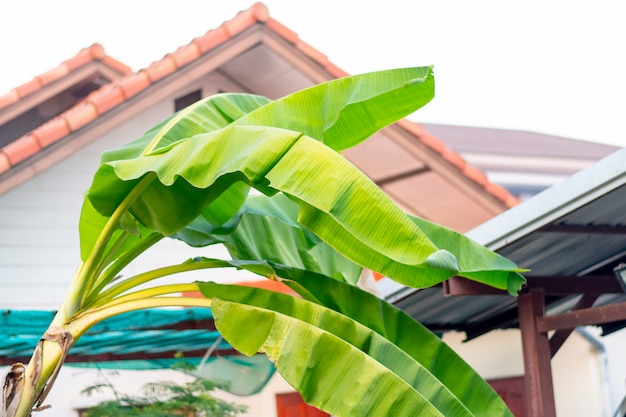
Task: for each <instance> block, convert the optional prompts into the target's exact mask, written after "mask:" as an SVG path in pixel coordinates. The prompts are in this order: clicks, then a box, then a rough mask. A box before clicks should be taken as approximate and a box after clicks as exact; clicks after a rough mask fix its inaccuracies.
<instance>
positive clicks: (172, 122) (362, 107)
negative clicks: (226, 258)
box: [80, 67, 434, 260]
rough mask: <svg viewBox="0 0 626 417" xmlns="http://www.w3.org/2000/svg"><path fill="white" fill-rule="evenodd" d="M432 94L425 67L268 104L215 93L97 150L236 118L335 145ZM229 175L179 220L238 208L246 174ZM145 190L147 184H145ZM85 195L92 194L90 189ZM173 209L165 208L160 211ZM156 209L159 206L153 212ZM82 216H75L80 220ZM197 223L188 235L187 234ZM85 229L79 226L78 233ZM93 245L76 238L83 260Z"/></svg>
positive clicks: (127, 152) (155, 148)
mask: <svg viewBox="0 0 626 417" xmlns="http://www.w3.org/2000/svg"><path fill="white" fill-rule="evenodd" d="M433 94H434V81H433V76H432V70H431V68H430V67H422V68H407V69H399V70H390V71H382V72H377V73H371V74H363V75H359V76H354V77H346V78H343V79H340V80H334V81H331V82H328V83H325V84H321V85H318V86H315V87H312V88H310V89H307V90H304V91H302V92H297V93H294V94H292V95H289V96H286V97H284V98H282V99H279V100H277V101H275V102H273V103H271V106H269V105H268V103H269V100H268V99H266V98H264V97H260V96H255V95H251V94H221V95H217V96H213V97H209V98H207V99H204V100H200V101H199V102H197V103H195V104H193V105H191V106H189V107H188V108H186V109H183V110H181V111H180V112H178V113H176V114H175V115H172V116H171V117H170V118H168V119H166V120H164V121H163V122H161V123H159V124H158V125H157V126H155V127H154V128H152V129H150V130H149V131H148V132H146V133H145V134H144V135H143V136H142V137H141V138H139V139H138V140H136V141H134V142H132V143H130V144H128V145H126V146H124V147H122V148H120V149H117V150H113V151H109V152H105V153H104V154H103V156H102V164H103V165H105V164H107V163H109V162H114V161H120V160H128V159H134V158H139V157H140V156H143V155H147V154H149V153H151V152H159V151H161V150H162V149H163V148H164V147H167V146H169V145H171V144H174V143H177V142H180V141H184V140H187V139H188V138H190V137H192V136H194V135H196V134H200V133H204V132H211V131H215V130H218V129H221V128H223V127H225V126H227V125H229V124H232V123H233V122H238V123H240V124H241V125H260V126H276V127H284V128H291V129H295V130H299V131H303V132H308V133H310V134H311V135H313V136H314V137H316V138H317V139H318V140H322V141H325V142H327V143H329V144H331V145H334V146H338V145H337V143H338V142H340V141H342V140H343V141H345V140H350V141H352V142H353V143H357V142H358V141H361V140H363V139H365V138H366V137H367V136H369V135H371V134H372V133H374V132H375V131H377V130H379V129H380V128H381V127H383V126H384V125H385V124H389V123H391V122H393V121H395V120H397V119H399V118H401V117H403V116H404V115H406V114H408V113H411V112H413V111H415V110H417V109H418V108H419V107H421V106H423V105H424V104H426V103H427V102H428V101H430V99H432V96H433ZM289 109H291V110H289ZM381 110H384V111H381ZM312 111H315V113H312ZM372 111H374V113H372ZM379 111H380V113H378V112H379ZM244 115H247V117H245V120H243V119H244V118H242V116H244ZM315 115H317V116H315ZM322 116H323V117H322ZM322 119H323V120H322ZM354 125H358V127H356V126H354ZM345 126H350V128H349V129H348V130H346V129H345ZM339 132H343V133H341V135H344V136H345V138H343V139H339V138H338V135H339ZM101 174H102V173H101V172H100V173H97V174H96V177H95V178H94V185H93V186H92V188H91V190H90V193H91V195H92V196H93V194H94V193H95V190H97V189H98V188H99V185H98V183H99V178H100V175H101ZM227 183H228V185H229V186H230V188H229V187H221V188H220V187H219V184H218V185H216V187H214V189H213V190H212V191H213V192H214V193H216V194H224V193H226V194H227V195H226V196H224V197H222V198H219V197H217V196H212V197H211V198H209V199H206V198H205V199H204V200H202V201H201V203H202V204H205V203H206V204H208V203H211V207H206V208H205V209H204V210H202V211H201V215H200V216H201V217H198V218H195V219H193V220H191V221H188V219H189V215H187V216H183V217H184V220H183V221H182V223H184V222H187V223H188V224H189V223H191V222H195V223H199V224H201V225H202V227H203V229H206V227H207V226H211V227H213V228H219V227H220V226H221V224H222V223H223V222H225V221H226V220H225V219H228V218H230V217H231V216H232V215H233V214H234V213H235V212H236V210H237V209H238V207H239V206H240V205H241V204H242V202H243V200H244V199H245V196H246V195H247V191H248V190H247V185H246V184H245V182H239V183H237V182H236V181H228V182H227ZM235 184H236V185H235ZM135 185H137V184H136V183H126V184H125V186H124V187H123V188H121V189H120V191H122V192H118V193H116V195H114V196H109V197H110V198H111V200H109V201H108V203H107V204H105V205H100V204H98V203H95V202H94V203H93V205H94V207H95V208H96V209H97V211H98V212H100V213H101V214H102V215H103V216H104V217H110V216H111V215H112V214H113V212H114V211H115V209H116V208H117V207H119V205H120V204H122V201H123V200H124V198H125V197H126V196H128V195H129V194H130V193H131V191H132V190H133V188H134V186H135ZM179 186H180V187H179V188H181V187H183V185H182V183H181V184H179ZM233 188H236V189H233ZM151 191H153V189H149V190H147V191H146V192H147V193H150V192H151ZM188 192H189V194H190V195H192V198H191V199H193V197H195V194H194V193H193V190H192V189H191V187H189V188H188ZM113 197H115V199H113ZM87 198H91V197H90V196H89V194H88V197H87ZM183 203H184V202H183ZM87 211H90V210H87ZM172 214H173V213H171V212H168V213H163V214H162V215H172ZM155 215H157V216H158V215H159V214H157V213H155ZM215 217H217V218H215ZM84 220H85V222H87V223H92V224H96V223H98V222H96V221H93V220H92V219H90V218H89V217H88V215H86V214H85V219H84ZM82 223H83V220H82V219H81V226H80V227H82ZM195 223H194V224H193V225H192V228H191V230H189V233H188V234H187V235H192V236H193V234H194V231H193V229H194V228H195V227H196V224H195ZM92 229H93V228H92ZM178 232H179V233H181V236H185V232H186V231H185V230H182V231H181V230H179V231H178ZM85 234H86V233H82V235H85ZM91 248H92V246H91V245H90V242H87V241H86V242H85V243H82V241H81V253H82V254H83V260H85V258H84V256H85V255H84V254H86V253H90V251H91Z"/></svg>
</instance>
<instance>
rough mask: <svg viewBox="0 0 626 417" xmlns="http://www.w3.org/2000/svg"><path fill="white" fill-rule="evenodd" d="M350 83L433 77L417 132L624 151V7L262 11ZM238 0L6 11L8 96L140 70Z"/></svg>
mask: <svg viewBox="0 0 626 417" xmlns="http://www.w3.org/2000/svg"><path fill="white" fill-rule="evenodd" d="M264 3H265V4H266V5H267V6H268V8H269V11H270V15H271V16H272V17H274V18H275V19H277V20H278V21H280V22H281V23H283V24H284V25H286V26H287V27H289V28H290V29H292V30H294V31H295V32H297V33H298V35H299V36H300V38H301V39H303V40H304V41H305V42H307V43H309V44H311V45H312V46H313V47H315V48H316V49H318V50H320V51H321V52H322V53H324V54H326V55H327V56H328V57H329V59H330V60H331V61H332V62H333V63H335V64H336V65H338V66H339V67H341V68H343V69H344V70H346V71H347V72H349V73H351V74H357V73H361V72H367V71H374V70H381V69H388V68H394V67H404V66H420V65H431V64H432V65H435V77H436V85H437V93H436V97H435V99H434V100H433V101H432V102H431V103H430V104H428V105H427V106H426V107H425V108H423V109H421V110H420V111H418V112H417V113H416V114H415V115H414V116H413V117H412V119H413V120H416V121H418V122H420V121H421V122H431V123H443V124H456V125H469V126H484V127H501V128H509V129H519V130H530V131H536V132H543V133H549V134H556V135H562V136H566V137H571V138H577V139H585V140H593V141H598V142H604V143H612V144H616V145H620V146H625V145H626V128H625V127H624V123H623V122H624V119H625V117H624V110H626V103H625V100H626V24H625V23H624V20H625V18H626V12H625V11H626V5H625V4H623V3H622V2H621V1H618V0H598V1H591V0H589V1H578V0H569V1H565V0H563V1H562V0H542V1H539V0H526V1H523V2H522V1H517V2H514V1H506V0H474V1H467V0H450V1H445V0H430V1H422V0H385V1H372V0H360V1H358V0H344V1H341V0H315V1H313V0H309V1H298V0H266V1H265V2H264ZM252 4H253V2H252V1H250V0H248V1H243V0H222V1H216V0H204V1H201V0H176V1H171V2H165V1H159V0H124V1H121V0H107V1H98V2H90V1H87V0H54V1H50V0H20V1H17V0H2V1H1V2H0V94H2V93H6V92H8V91H9V90H10V89H11V88H13V87H15V86H17V85H20V84H22V83H24V82H26V81H28V80H30V79H31V78H33V77H34V76H36V75H38V74H40V73H42V72H45V71H47V70H49V69H51V68H54V67H55V66H57V65H59V64H60V63H61V62H62V61H64V60H66V59H68V58H70V57H72V56H74V55H75V54H76V53H77V52H78V51H79V50H80V49H81V48H84V47H87V46H89V45H91V44H92V43H95V42H98V43H100V44H102V45H103V46H104V49H105V51H106V53H107V54H108V55H110V56H112V57H114V58H116V59H118V60H120V61H122V62H124V63H125V64H127V65H129V66H130V67H131V68H132V69H134V70H138V69H140V68H143V67H146V66H147V65H149V64H150V62H152V61H155V60H158V59H160V58H161V57H162V56H163V55H165V54H166V53H169V52H173V51H174V50H176V48H178V47H179V46H181V45H184V44H187V43H189V42H190V41H191V40H192V39H193V38H194V37H196V36H200V35H203V34H204V33H206V31H208V30H210V29H213V28H216V27H218V26H219V25H220V24H221V23H222V22H223V21H225V20H230V19H231V18H233V17H234V16H235V14H236V13H237V12H238V11H240V10H244V9H247V8H248V7H250V6H251V5H252Z"/></svg>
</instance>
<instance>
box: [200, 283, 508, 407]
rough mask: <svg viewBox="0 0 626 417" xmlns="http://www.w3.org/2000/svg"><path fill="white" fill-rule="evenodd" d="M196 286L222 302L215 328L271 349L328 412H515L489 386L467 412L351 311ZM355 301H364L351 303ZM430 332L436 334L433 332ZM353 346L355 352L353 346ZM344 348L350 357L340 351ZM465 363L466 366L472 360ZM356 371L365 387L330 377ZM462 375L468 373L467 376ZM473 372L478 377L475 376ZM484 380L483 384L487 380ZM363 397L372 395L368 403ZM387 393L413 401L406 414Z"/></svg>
mask: <svg viewBox="0 0 626 417" xmlns="http://www.w3.org/2000/svg"><path fill="white" fill-rule="evenodd" d="M327 279H329V280H331V279H330V278H327ZM343 285H346V284H343ZM199 287H200V288H201V290H202V292H203V293H204V294H205V296H213V297H217V298H218V299H219V300H220V301H214V302H213V304H212V306H213V307H212V308H213V312H214V316H215V320H216V325H217V327H218V330H220V332H222V335H223V336H224V337H225V339H226V340H227V341H229V343H231V344H232V345H233V346H234V347H235V348H236V349H238V350H240V351H241V352H242V353H244V354H248V355H252V354H254V353H256V352H257V351H258V350H261V351H264V352H265V353H267V354H268V356H269V357H270V359H273V360H276V366H277V368H278V370H279V372H280V373H281V374H282V375H283V376H284V377H285V379H286V380H287V381H288V382H290V383H291V384H292V385H294V387H295V388H296V389H297V390H298V391H299V392H300V393H301V394H302V395H303V397H304V398H305V400H307V402H309V403H311V404H313V405H315V406H317V407H319V408H322V409H324V410H325V411H328V412H330V413H333V414H337V415H350V416H351V415H355V416H358V415H417V413H419V411H420V410H422V412H432V413H433V414H426V415H445V416H474V415H477V416H478V415H482V416H505V415H506V416H510V414H509V412H508V410H507V408H506V406H505V405H504V404H503V403H502V401H501V400H499V398H498V397H497V395H496V394H495V393H494V392H493V390H491V392H488V391H487V392H486V393H487V394H491V395H487V396H486V397H478V400H477V401H474V404H472V405H473V406H474V408H475V410H470V409H469V408H468V407H466V405H464V404H463V402H462V401H461V400H460V399H459V398H458V397H457V396H456V395H455V394H454V393H453V392H452V390H451V389H449V387H446V385H445V383H443V382H442V381H440V380H439V379H438V378H437V376H436V375H434V374H433V373H431V372H430V371H429V369H428V368H426V367H425V366H423V364H421V363H420V362H419V361H416V360H415V359H414V358H412V357H411V356H410V355H408V354H407V353H406V352H404V351H403V350H402V349H401V348H400V347H398V346H397V345H395V344H394V343H393V341H391V340H389V339H388V338H385V337H383V336H381V335H380V334H378V333H375V332H374V333H373V332H372V331H371V330H370V329H369V328H368V327H366V326H363V325H361V324H359V323H358V322H357V321H355V320H353V319H352V318H351V317H348V316H345V315H342V314H339V313H337V312H335V311H332V310H329V309H327V308H326V307H323V306H321V305H317V304H315V303H311V302H309V301H306V300H302V299H294V298H293V297H290V296H287V295H284V294H278V293H273V292H271V291H266V290H260V289H256V288H249V287H236V286H225V285H219V284H214V283H204V284H202V283H200V284H199ZM353 288H354V287H353ZM221 300H235V302H237V303H238V304H237V305H235V304H229V303H230V302H227V304H225V305H226V306H227V307H223V306H224V304H221V302H222V301H221ZM358 301H360V299H355V300H352V301H351V302H352V303H356V302H358ZM239 302H240V303H242V304H243V305H241V304H239ZM370 313H371V311H370ZM252 317H254V320H255V323H257V320H258V319H259V318H261V320H260V323H261V324H259V326H258V328H256V329H255V331H254V332H253V333H254V335H253V336H252V337H250V335H248V334H246V335H245V336H244V335H242V332H241V331H238V329H240V328H241V326H242V325H244V323H245V322H246V321H249V320H251V319H252ZM409 330H411V326H403V327H402V328H401V329H399V331H398V333H400V332H405V331H409ZM308 332H312V333H313V334H315V338H310V337H311V336H310V335H308ZM333 336H334V337H333ZM335 337H336V338H338V339H336V338H335ZM432 337H434V338H436V336H434V335H432ZM425 342H428V340H425V341H424V342H423V341H422V340H421V339H419V338H415V337H414V338H413V346H418V347H419V348H420V349H421V350H426V351H428V354H430V355H435V356H439V354H440V353H441V352H442V351H441V350H440V347H441V345H443V343H442V342H441V341H438V343H436V344H430V345H428V344H426V343H425ZM355 348H356V349H358V350H356V351H355V350H354V349H355ZM333 351H334V352H338V354H337V355H336V356H335V355H334V354H331V356H332V357H329V355H327V354H326V353H327V352H333ZM450 352H451V351H450ZM342 353H344V354H345V355H346V356H342ZM446 353H448V352H446ZM364 354H365V355H364ZM446 356H451V355H442V357H443V358H442V360H445V359H446ZM381 365H382V366H383V367H384V368H386V369H387V370H388V372H387V374H388V375H385V377H384V380H385V383H387V384H389V385H388V386H384V384H385V383H382V384H383V386H381V385H380V384H381V382H380V381H379V380H378V379H379V378H381V375H380V372H381V370H380V366H381ZM353 367H355V368H353ZM309 368H310V369H316V370H318V371H319V372H314V373H313V374H312V375H311V374H307V375H306V376H305V375H304V373H303V372H304V370H308V369H309ZM319 368H321V369H319ZM466 368H468V369H469V367H467V365H466ZM355 369H356V370H358V371H359V375H358V376H356V380H357V381H359V383H360V384H362V385H363V392H358V391H356V392H355V391H354V390H352V389H349V390H348V391H343V390H342V387H337V386H336V385H337V381H334V382H333V383H328V382H327V380H326V378H330V380H331V381H332V380H333V378H336V377H337V375H343V374H345V375H351V374H354V372H355ZM458 371H460V370H458ZM301 372H302V374H301ZM460 375H461V374H460V373H459V374H457V376H460ZM474 375H475V374H474ZM463 376H465V377H467V375H466V374H463ZM370 378H372V379H371V380H370ZM476 378H477V380H478V381H481V380H480V378H479V377H478V376H476ZM347 379H350V378H347ZM460 381H461V382H462V383H463V384H460V383H459V381H458V380H457V381H455V383H456V385H457V387H458V386H459V385H463V387H462V388H463V389H464V390H466V391H469V392H473V393H474V395H476V394H478V393H480V390H477V389H476V387H474V386H472V385H469V384H468V382H474V381H472V380H471V379H461V380H460ZM481 382H482V384H484V385H486V383H484V381H481ZM353 384H354V381H353ZM487 388H488V386H487ZM483 391H485V390H483ZM416 394H417V395H416ZM363 397H368V398H370V400H372V401H363ZM386 397H392V400H393V399H396V398H400V397H402V398H404V397H408V398H410V399H411V401H410V402H408V403H407V404H406V407H409V408H407V409H406V410H405V411H404V413H402V414H394V412H393V411H392V410H390V409H386V408H385V407H387V406H391V407H395V406H398V404H395V403H394V402H393V401H391V403H387V400H388V398H386ZM475 398H476V397H475ZM379 402H380V403H379ZM335 407H337V408H335ZM378 407H383V408H378ZM431 407H432V408H431ZM426 410H429V411H426ZM434 410H437V411H438V412H435V411H434ZM494 411H496V413H494ZM386 413H391V414H386ZM439 413H441V414H439Z"/></svg>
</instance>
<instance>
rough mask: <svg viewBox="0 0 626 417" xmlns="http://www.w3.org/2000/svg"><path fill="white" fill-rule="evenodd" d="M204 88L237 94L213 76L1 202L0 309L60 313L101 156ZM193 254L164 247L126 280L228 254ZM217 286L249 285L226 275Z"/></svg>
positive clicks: (170, 245) (205, 91)
mask: <svg viewBox="0 0 626 417" xmlns="http://www.w3.org/2000/svg"><path fill="white" fill-rule="evenodd" d="M200 88H201V89H202V91H203V95H204V96H208V95H211V94H214V93H217V92H218V90H222V91H224V90H226V91H240V89H239V88H238V87H237V86H236V85H233V84H232V83H231V82H229V81H228V80H227V79H225V78H224V77H222V76H221V75H219V74H216V73H212V74H209V75H207V76H206V77H204V78H202V79H200V80H197V81H195V82H193V83H190V84H189V86H188V87H187V88H185V89H184V90H181V91H180V93H179V94H177V95H176V96H172V97H169V98H168V99H166V100H163V101H161V102H159V103H155V105H154V106H152V107H151V108H150V109H149V110H147V111H145V112H143V113H141V114H140V115H138V116H136V117H133V118H132V119H131V120H129V121H127V122H126V123H124V124H122V125H120V126H119V127H117V128H115V129H113V130H111V131H110V132H108V133H107V134H105V135H104V136H102V137H101V138H99V139H98V140H96V141H94V142H92V143H91V144H89V145H87V146H85V147H84V148H82V149H81V150H79V151H78V152H76V153H75V154H73V155H71V156H70V157H68V158H67V159H65V160H63V161H62V162H60V163H58V164H57V165H55V166H53V167H52V168H50V169H48V170H46V171H45V172H43V173H41V174H40V175H39V176H37V177H35V178H33V179H31V180H29V181H27V182H25V183H23V184H21V185H19V186H18V187H16V188H14V189H12V190H10V191H9V192H7V193H5V194H3V195H1V196H0V288H1V290H0V309H56V308H58V306H59V304H60V303H61V301H62V299H63V297H64V295H65V292H66V290H67V287H68V285H69V283H70V281H71V279H72V277H73V275H74V272H75V271H76V268H77V265H78V263H79V261H80V252H79V240H78V220H79V216H80V210H81V206H82V201H83V194H84V192H85V191H86V190H87V188H88V187H89V185H90V184H91V179H92V177H93V174H94V173H95V171H96V169H97V168H98V165H99V160H100V154H101V153H102V152H103V151H104V150H107V149H113V148H117V147H119V146H121V145H123V144H125V143H127V142H129V141H131V140H134V139H136V138H138V137H140V136H141V134H143V132H145V131H146V130H148V129H149V128H151V127H152V126H153V125H155V124H156V123H158V122H160V121H161V120H163V119H165V118H166V117H167V116H169V115H171V114H172V113H173V112H174V99H176V98H178V97H181V96H184V95H186V94H188V93H190V92H192V91H195V90H197V89H200ZM188 249H190V248H187V247H186V246H185V245H183V244H181V243H180V242H175V241H173V240H171V239H164V241H162V242H159V244H158V245H157V246H155V247H153V248H152V249H151V251H150V254H146V255H145V256H142V258H141V262H140V263H139V265H138V266H136V267H135V268H130V269H129V270H128V272H129V273H131V272H135V273H136V272H139V271H140V270H145V269H143V268H146V269H147V268H150V269H152V268H154V267H156V266H160V265H165V264H171V263H178V262H181V261H184V260H185V259H187V258H189V257H190V256H196V255H197V254H203V255H205V256H218V253H219V254H221V256H226V253H225V251H224V250H221V251H219V252H218V253H216V252H215V249H216V248H212V251H211V252H210V253H209V252H207V250H206V249H205V250H192V251H191V252H190V251H189V250H188ZM207 276H208V275H207V274H206V273H196V274H195V275H194V277H200V278H205V277H207ZM212 276H216V274H215V273H214V274H212ZM219 278H226V279H239V280H241V279H250V278H251V277H250V276H249V275H246V276H245V278H242V275H241V273H239V274H235V275H233V274H232V273H223V272H222V273H220V274H219ZM186 280H189V278H186Z"/></svg>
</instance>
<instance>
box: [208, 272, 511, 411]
mask: <svg viewBox="0 0 626 417" xmlns="http://www.w3.org/2000/svg"><path fill="white" fill-rule="evenodd" d="M270 266H271V267H272V268H273V270H274V271H275V272H274V274H275V275H276V276H279V277H282V278H285V279H284V280H281V281H282V282H284V283H285V284H287V285H288V286H290V287H291V288H292V289H293V290H294V291H296V292H297V293H299V294H300V295H302V296H303V298H306V299H308V300H314V301H315V302H317V303H319V304H321V305H323V306H325V307H327V308H330V309H332V310H335V311H337V312H339V313H341V314H344V315H346V316H348V317H350V318H352V319H354V320H356V321H357V322H359V323H361V324H362V325H364V326H366V327H368V328H370V329H372V330H373V331H375V332H377V333H378V334H380V335H382V336H383V337H385V338H386V339H388V340H390V341H391V342H392V343H394V344H395V345H397V346H398V347H399V348H400V349H402V350H403V351H404V352H406V353H407V354H408V355H409V356H411V357H412V358H413V359H414V360H416V361H417V362H419V363H420V364H421V365H422V366H424V367H425V368H426V369H428V370H429V372H431V373H432V374H433V375H435V376H436V377H437V378H438V379H439V380H440V381H441V382H442V383H443V384H444V385H445V386H446V387H447V388H448V389H449V390H450V391H451V392H452V393H453V394H454V395H455V396H457V397H458V398H459V399H460V400H461V401H462V402H463V404H465V406H466V407H467V408H468V409H469V410H470V411H471V412H472V413H474V414H476V415H484V416H494V417H496V416H509V415H510V414H509V410H508V408H507V407H506V406H505V405H504V403H503V402H502V400H501V398H500V397H499V396H498V394H497V393H496V392H495V391H494V390H493V389H492V388H491V386H490V385H489V384H487V383H486V382H485V381H484V380H483V379H482V378H481V377H480V376H479V375H478V374H477V373H476V372H475V371H474V370H473V369H472V368H471V367H470V366H469V365H468V364H467V363H466V362H465V361H464V360H463V359H462V358H461V357H460V356H458V355H457V354H456V352H454V351H453V350H452V349H451V348H450V347H449V346H448V345H447V344H445V343H444V342H443V341H442V340H441V339H440V338H439V337H438V336H437V335H435V334H434V333H432V332H431V331H430V330H428V329H427V328H426V327H424V326H423V325H422V324H421V323H419V322H417V321H415V320H414V319H413V318H412V317H410V316H409V315H407V314H406V313H404V312H403V311H402V310H400V309H398V308H397V307H395V306H394V305H392V304H389V303H387V302H386V301H384V300H381V299H380V298H378V297H376V296H375V295H373V294H370V293H368V292H366V291H363V290H362V289H360V288H358V287H355V286H352V285H347V284H345V283H342V282H339V281H337V280H335V279H332V278H329V277H327V276H323V275H313V274H308V273H302V272H300V273H298V272H297V271H294V270H292V269H290V268H286V267H284V266H280V265H276V264H271V265H270ZM294 284H295V285H294ZM219 296H222V295H219ZM219 296H218V297H219Z"/></svg>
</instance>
